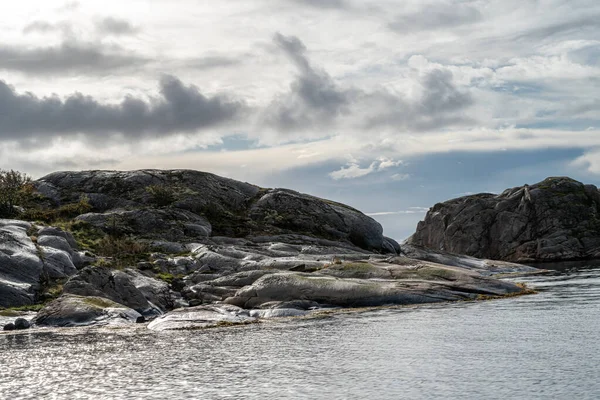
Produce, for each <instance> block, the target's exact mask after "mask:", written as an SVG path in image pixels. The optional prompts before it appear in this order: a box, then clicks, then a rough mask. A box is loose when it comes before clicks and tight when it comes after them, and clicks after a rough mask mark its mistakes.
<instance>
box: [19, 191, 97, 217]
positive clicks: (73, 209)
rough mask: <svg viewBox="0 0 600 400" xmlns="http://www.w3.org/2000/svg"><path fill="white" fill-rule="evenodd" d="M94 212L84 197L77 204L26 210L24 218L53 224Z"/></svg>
mask: <svg viewBox="0 0 600 400" xmlns="http://www.w3.org/2000/svg"><path fill="white" fill-rule="evenodd" d="M90 211H92V206H91V205H90V203H89V199H88V197H87V196H85V195H82V196H81V197H80V198H79V201H78V202H77V203H69V204H65V205H62V206H60V207H58V208H55V209H52V208H43V207H31V208H28V209H26V210H25V214H24V216H23V218H25V219H28V220H31V221H42V222H47V223H53V222H56V221H59V220H68V219H71V218H75V217H77V216H78V215H81V214H86V213H88V212H90Z"/></svg>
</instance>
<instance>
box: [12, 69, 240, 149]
mask: <svg viewBox="0 0 600 400" xmlns="http://www.w3.org/2000/svg"><path fill="white" fill-rule="evenodd" d="M244 108H245V106H244V105H243V104H242V103H240V102H237V101H232V100H230V99H229V98H227V97H225V96H220V95H217V96H213V97H207V96H205V95H204V94H202V93H201V92H200V90H199V89H198V88H197V87H195V86H186V85H184V84H183V83H182V82H181V81H180V80H179V79H177V78H175V77H172V76H165V77H164V78H163V79H162V80H161V81H160V96H158V97H156V98H152V99H150V100H144V99H139V98H135V97H133V96H127V97H125V98H124V99H123V100H122V101H121V102H120V103H119V104H104V103H101V102H99V101H97V100H95V99H94V98H93V97H91V96H84V95H83V94H80V93H75V94H73V95H71V96H69V97H67V98H66V99H64V100H63V99H60V98H58V97H56V96H53V97H43V98H40V97H37V96H35V95H33V94H31V93H24V94H19V93H17V92H16V91H15V89H14V88H13V87H11V86H9V85H8V84H6V83H5V82H3V81H0V139H4V140H21V139H32V138H36V139H44V138H47V137H51V136H53V135H60V136H69V135H75V134H79V133H82V134H85V135H86V136H87V137H88V139H104V138H106V135H107V134H112V133H120V134H122V135H123V136H124V137H125V138H126V139H136V138H141V137H148V136H159V135H168V134H171V133H178V132H195V131H198V130H200V129H202V128H206V127H211V126H215V125H218V124H221V123H224V122H226V121H229V120H231V119H234V118H235V117H237V116H238V115H239V114H240V113H242V112H243V111H244Z"/></svg>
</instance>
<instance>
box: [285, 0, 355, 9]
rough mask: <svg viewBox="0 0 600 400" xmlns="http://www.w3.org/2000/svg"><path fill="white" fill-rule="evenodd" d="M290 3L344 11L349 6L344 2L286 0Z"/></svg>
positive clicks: (337, 0)
mask: <svg viewBox="0 0 600 400" xmlns="http://www.w3.org/2000/svg"><path fill="white" fill-rule="evenodd" d="M288 1H289V2H291V3H295V4H299V5H304V6H310V7H316V8H341V9H346V8H349V7H350V4H349V3H348V1H346V0H288Z"/></svg>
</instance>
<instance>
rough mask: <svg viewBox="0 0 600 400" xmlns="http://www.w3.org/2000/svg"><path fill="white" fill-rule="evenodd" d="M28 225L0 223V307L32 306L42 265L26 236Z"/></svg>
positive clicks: (5, 221) (10, 222)
mask: <svg viewBox="0 0 600 400" xmlns="http://www.w3.org/2000/svg"><path fill="white" fill-rule="evenodd" d="M30 228H31V224H30V223H27V222H24V221H16V220H2V219H0V307H19V306H23V305H29V304H33V303H34V302H35V298H36V293H37V290H38V288H39V282H40V276H41V274H42V271H43V268H44V265H43V263H42V260H41V259H40V257H39V256H38V249H37V248H36V246H35V244H34V243H33V242H32V240H31V239H30V238H29V236H28V235H27V230H28V229H30Z"/></svg>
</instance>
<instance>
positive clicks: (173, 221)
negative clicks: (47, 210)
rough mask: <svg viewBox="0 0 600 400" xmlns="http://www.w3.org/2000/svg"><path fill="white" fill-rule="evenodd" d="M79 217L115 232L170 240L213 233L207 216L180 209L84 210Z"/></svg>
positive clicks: (99, 227)
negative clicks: (84, 212)
mask: <svg viewBox="0 0 600 400" xmlns="http://www.w3.org/2000/svg"><path fill="white" fill-rule="evenodd" d="M76 220H77V221H83V222H87V223H88V224H90V225H91V226H93V227H96V228H98V229H100V230H102V231H104V232H106V233H109V234H112V235H136V236H137V237H140V238H148V239H160V240H166V241H177V240H185V239H188V238H191V239H197V238H203V237H209V236H210V235H211V233H212V227H211V225H210V222H208V221H207V220H206V218H204V217H201V216H199V215H196V214H194V213H193V212H190V211H186V210H178V209H152V208H146V209H138V210H114V211H109V212H105V213H87V214H83V215H80V216H78V217H77V218H76Z"/></svg>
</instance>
